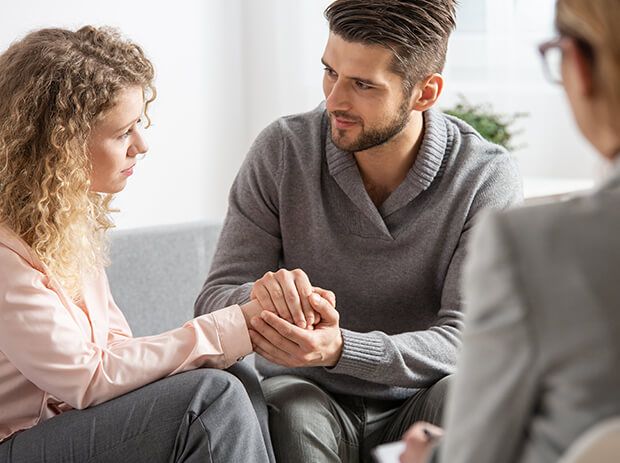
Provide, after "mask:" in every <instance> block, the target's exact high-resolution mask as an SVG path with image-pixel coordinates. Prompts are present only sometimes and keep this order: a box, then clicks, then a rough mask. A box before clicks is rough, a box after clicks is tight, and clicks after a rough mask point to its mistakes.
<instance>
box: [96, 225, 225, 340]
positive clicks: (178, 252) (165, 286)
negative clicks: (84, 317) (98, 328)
mask: <svg viewBox="0 0 620 463" xmlns="http://www.w3.org/2000/svg"><path fill="white" fill-rule="evenodd" d="M220 229H221V226H220V224H213V223H207V222H195V223H188V224H183V225H164V226H157V227H146V228H138V229H129V230H120V231H113V232H112V234H111V246H110V259H111V261H112V264H111V265H110V267H108V269H107V274H108V278H109V280H110V287H111V289H112V294H113V296H114V299H115V301H116V303H117V305H118V306H119V307H120V309H121V310H122V311H123V313H124V314H125V316H126V317H127V320H128V321H129V325H130V326H131V329H132V331H133V333H134V336H145V335H149V334H156V333H161V332H163V331H166V330H169V329H171V328H176V327H179V326H181V325H182V324H183V323H184V322H186V321H187V320H189V319H190V318H192V317H193V313H194V301H195V300H196V296H198V293H199V291H200V289H201V288H202V285H203V283H204V281H205V279H206V277H207V272H208V271H209V267H210V265H211V258H212V257H213V253H214V251H215V246H216V244H217V238H218V236H219V233H220Z"/></svg>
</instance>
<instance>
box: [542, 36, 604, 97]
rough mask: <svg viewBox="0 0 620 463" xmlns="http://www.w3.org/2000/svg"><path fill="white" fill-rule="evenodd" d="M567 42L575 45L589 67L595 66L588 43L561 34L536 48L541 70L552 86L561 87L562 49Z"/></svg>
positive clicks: (592, 51)
mask: <svg viewBox="0 0 620 463" xmlns="http://www.w3.org/2000/svg"><path fill="white" fill-rule="evenodd" d="M567 40H571V41H573V42H574V43H575V45H576V46H577V48H579V50H580V51H581V53H582V54H583V56H584V57H585V58H586V59H587V60H588V62H589V63H590V65H591V66H594V65H595V64H596V59H595V58H596V54H595V51H594V48H592V46H591V45H590V44H589V43H588V42H586V41H585V40H583V39H580V38H578V37H575V36H570V35H564V34H562V35H560V36H559V37H556V38H555V39H552V40H549V41H548V42H545V43H541V44H540V45H539V46H538V51H539V52H540V56H541V58H542V61H543V70H544V71H545V76H546V77H547V79H549V81H551V82H552V83H554V84H559V85H562V58H563V54H564V50H563V48H564V45H565V44H566V41H567Z"/></svg>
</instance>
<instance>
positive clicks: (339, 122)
mask: <svg viewBox="0 0 620 463" xmlns="http://www.w3.org/2000/svg"><path fill="white" fill-rule="evenodd" d="M333 118H334V125H335V126H336V128H338V129H348V128H350V127H353V126H354V125H357V121H354V120H351V119H345V118H343V117H336V116H333Z"/></svg>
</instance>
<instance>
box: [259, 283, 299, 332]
mask: <svg viewBox="0 0 620 463" xmlns="http://www.w3.org/2000/svg"><path fill="white" fill-rule="evenodd" d="M273 275H275V274H273ZM264 284H265V289H266V290H267V292H268V293H269V297H270V298H271V301H272V302H273V305H274V306H275V308H276V312H277V314H278V315H280V317H282V318H284V319H285V320H288V321H289V322H291V323H292V322H293V317H291V313H290V311H289V309H288V305H287V304H286V301H285V300H284V291H283V289H282V287H281V286H280V282H279V281H278V280H277V279H276V277H275V276H272V277H270V278H269V279H267V280H265V283H264Z"/></svg>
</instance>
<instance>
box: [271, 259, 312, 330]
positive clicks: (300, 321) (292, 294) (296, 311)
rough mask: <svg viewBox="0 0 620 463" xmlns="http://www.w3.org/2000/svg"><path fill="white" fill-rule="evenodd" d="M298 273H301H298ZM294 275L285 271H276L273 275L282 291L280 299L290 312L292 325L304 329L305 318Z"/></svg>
mask: <svg viewBox="0 0 620 463" xmlns="http://www.w3.org/2000/svg"><path fill="white" fill-rule="evenodd" d="M300 273H303V272H301V271H300ZM296 275H297V273H293V272H290V271H288V270H285V269H281V270H278V271H277V272H276V273H275V277H276V280H277V281H278V283H279V284H280V288H281V289H282V297H283V299H284V302H285V303H286V306H287V307H288V311H289V312H290V314H291V316H292V318H293V320H294V323H295V324H296V325H297V326H299V327H301V328H305V327H306V317H305V316H304V311H303V308H302V304H301V299H300V297H299V296H300V293H299V290H298V288H297V285H296V281H295V279H296V278H297V276H296Z"/></svg>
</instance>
